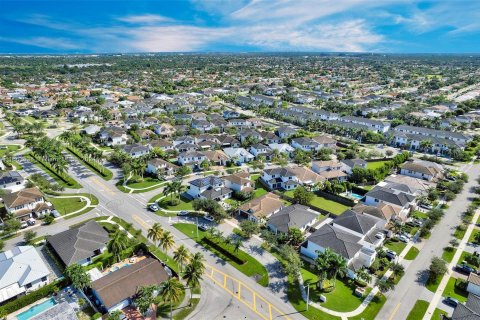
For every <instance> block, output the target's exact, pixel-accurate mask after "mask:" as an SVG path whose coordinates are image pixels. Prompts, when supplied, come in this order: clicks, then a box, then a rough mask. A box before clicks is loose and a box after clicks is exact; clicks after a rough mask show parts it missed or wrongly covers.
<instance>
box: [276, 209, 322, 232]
mask: <svg viewBox="0 0 480 320" xmlns="http://www.w3.org/2000/svg"><path fill="white" fill-rule="evenodd" d="M318 216H319V213H318V212H316V211H313V210H312V209H310V208H309V207H307V206H304V205H301V204H294V205H291V206H288V207H285V208H283V209H282V210H280V211H278V212H277V213H274V214H273V215H272V216H271V217H270V218H269V219H268V222H267V228H268V229H269V230H270V231H272V232H273V233H275V234H278V233H285V234H286V233H288V231H289V230H290V229H291V228H297V229H299V230H300V231H302V232H306V231H307V230H308V229H309V228H310V227H311V226H312V225H313V224H314V223H315V222H316V221H317V218H318Z"/></svg>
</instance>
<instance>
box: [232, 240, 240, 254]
mask: <svg viewBox="0 0 480 320" xmlns="http://www.w3.org/2000/svg"><path fill="white" fill-rule="evenodd" d="M232 245H233V252H235V253H237V252H238V250H240V248H241V247H242V239H240V238H238V237H237V238H235V240H233V243H232Z"/></svg>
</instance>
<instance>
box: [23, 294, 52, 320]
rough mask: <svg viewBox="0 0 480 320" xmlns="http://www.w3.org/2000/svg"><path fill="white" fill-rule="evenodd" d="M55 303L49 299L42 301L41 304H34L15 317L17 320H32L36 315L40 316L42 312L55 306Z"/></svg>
mask: <svg viewBox="0 0 480 320" xmlns="http://www.w3.org/2000/svg"><path fill="white" fill-rule="evenodd" d="M56 304H57V302H55V299H53V298H50V299H48V300H47V301H44V302H42V303H39V304H36V305H34V306H33V307H31V308H30V309H28V310H27V311H24V312H22V313H20V314H18V315H17V320H28V319H30V318H33V317H34V316H36V315H37V314H40V313H42V312H44V311H47V310H48V309H50V308H51V307H53V306H54V305H56Z"/></svg>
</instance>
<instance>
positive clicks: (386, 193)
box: [364, 186, 416, 217]
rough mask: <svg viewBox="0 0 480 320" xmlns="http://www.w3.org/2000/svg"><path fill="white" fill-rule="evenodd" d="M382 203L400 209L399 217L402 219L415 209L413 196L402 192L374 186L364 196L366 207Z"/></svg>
mask: <svg viewBox="0 0 480 320" xmlns="http://www.w3.org/2000/svg"><path fill="white" fill-rule="evenodd" d="M382 202H383V203H389V204H393V205H396V206H399V207H401V208H402V211H401V213H400V214H399V215H400V216H404V217H406V216H408V214H409V212H410V210H415V208H416V205H415V196H414V195H411V194H408V193H405V192H402V191H398V190H393V189H390V188H384V187H379V186H376V187H374V188H373V189H372V190H370V191H368V192H367V193H366V194H365V197H364V203H365V204H367V205H371V206H377V205H378V204H379V203H382Z"/></svg>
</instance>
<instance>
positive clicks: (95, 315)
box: [92, 312, 102, 320]
mask: <svg viewBox="0 0 480 320" xmlns="http://www.w3.org/2000/svg"><path fill="white" fill-rule="evenodd" d="M101 317H102V314H101V313H100V312H97V313H95V314H94V315H93V316H92V319H94V320H95V319H100V318H101Z"/></svg>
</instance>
